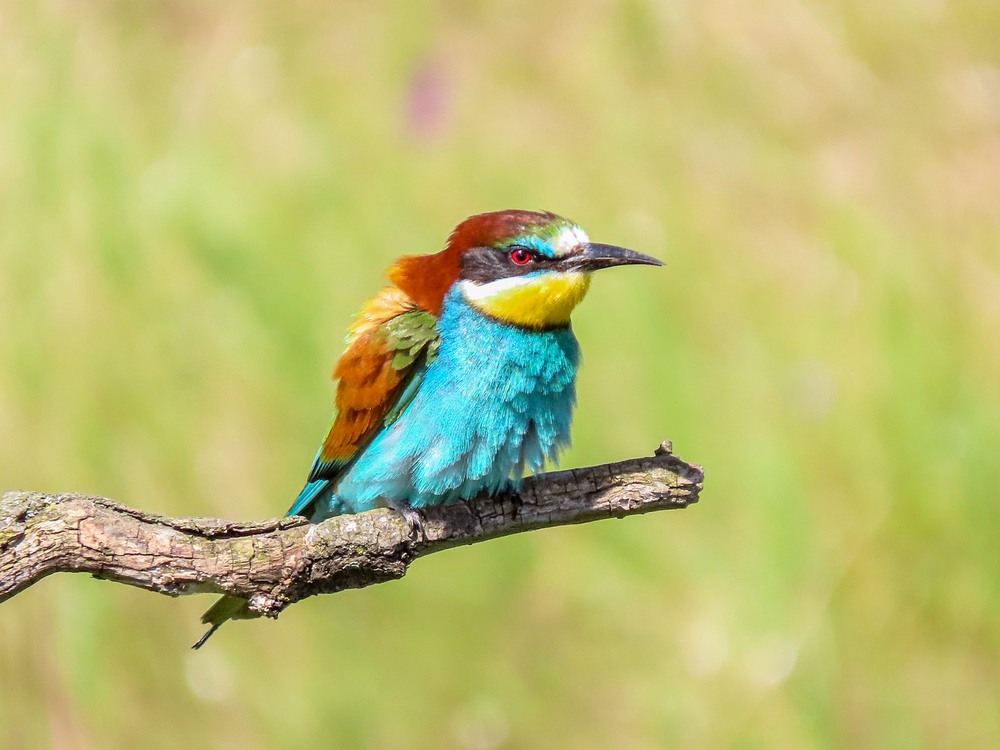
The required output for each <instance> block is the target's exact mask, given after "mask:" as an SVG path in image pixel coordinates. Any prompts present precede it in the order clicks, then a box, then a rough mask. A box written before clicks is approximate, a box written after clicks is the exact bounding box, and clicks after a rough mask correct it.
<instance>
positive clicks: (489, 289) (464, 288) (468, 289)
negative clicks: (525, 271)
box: [458, 276, 538, 302]
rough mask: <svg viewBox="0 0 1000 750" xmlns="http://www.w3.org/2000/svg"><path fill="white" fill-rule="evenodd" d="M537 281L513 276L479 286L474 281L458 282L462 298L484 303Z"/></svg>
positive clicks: (527, 277) (532, 278)
mask: <svg viewBox="0 0 1000 750" xmlns="http://www.w3.org/2000/svg"><path fill="white" fill-rule="evenodd" d="M537 281H538V278H537V277H530V276H511V277H509V278H506V279H497V280H496V281H488V282H486V283H485V284H477V283H475V282H474V281H469V280H468V279H466V280H464V281H460V282H458V288H459V290H460V291H461V292H462V296H463V297H465V298H466V299H467V300H469V301H470V302H484V301H485V300H488V299H491V298H492V297H496V296H497V295H498V294H501V293H502V292H508V291H510V290H511V289H517V288H518V287H525V286H530V285H531V284H533V283H536V282H537Z"/></svg>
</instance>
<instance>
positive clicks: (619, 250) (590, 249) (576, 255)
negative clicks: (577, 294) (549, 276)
mask: <svg viewBox="0 0 1000 750" xmlns="http://www.w3.org/2000/svg"><path fill="white" fill-rule="evenodd" d="M563 264H565V265H566V266H567V267H568V268H574V269H580V270H581V271H596V270H598V269H600V268H611V266H632V265H641V266H662V265H663V261H662V260H657V259H656V258H654V257H653V256H651V255H643V254H642V253H637V252H636V251H635V250H628V249H626V248H624V247H618V246H616V245H601V244H599V243H597V242H588V243H587V244H585V245H579V246H578V247H577V248H576V250H574V251H573V253H572V254H571V255H569V256H567V257H566V258H565V259H564V260H563Z"/></svg>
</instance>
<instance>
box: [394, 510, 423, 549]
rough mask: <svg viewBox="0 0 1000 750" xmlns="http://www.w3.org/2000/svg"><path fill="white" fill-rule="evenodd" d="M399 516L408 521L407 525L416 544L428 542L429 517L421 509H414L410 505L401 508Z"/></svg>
mask: <svg viewBox="0 0 1000 750" xmlns="http://www.w3.org/2000/svg"><path fill="white" fill-rule="evenodd" d="M399 514H400V515H401V516H402V517H403V520H404V521H406V525H407V526H409V527H410V538H411V539H412V540H413V541H414V542H426V541H427V527H426V521H427V516H425V515H424V512H423V511H422V510H420V509H419V508H413V507H410V506H409V505H406V506H403V507H402V508H399Z"/></svg>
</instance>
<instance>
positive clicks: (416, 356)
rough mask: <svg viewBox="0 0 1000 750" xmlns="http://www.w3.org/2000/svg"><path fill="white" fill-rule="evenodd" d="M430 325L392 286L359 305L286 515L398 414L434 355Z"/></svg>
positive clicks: (433, 329) (339, 472) (435, 338)
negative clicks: (299, 488) (331, 408)
mask: <svg viewBox="0 0 1000 750" xmlns="http://www.w3.org/2000/svg"><path fill="white" fill-rule="evenodd" d="M436 323H437V319H436V318H435V317H434V316H433V315H431V314H430V313H429V312H427V311H425V310H422V309H420V308H419V307H417V306H416V305H415V304H414V302H413V301H412V300H411V299H410V297H409V296H407V295H406V294H405V293H404V292H402V291H400V290H399V289H398V288H397V287H394V286H388V287H385V288H384V289H383V290H382V291H381V292H379V294H378V295H376V296H375V297H374V298H373V299H372V300H370V301H369V302H368V303H367V304H366V305H365V306H364V308H362V310H361V313H360V315H359V316H358V320H357V321H356V322H355V324H354V326H353V327H352V328H351V331H350V334H349V335H348V338H347V349H346V350H345V351H344V353H343V355H341V357H340V360H339V361H338V362H337V366H336V368H335V369H334V372H333V377H334V379H335V380H337V381H338V383H337V396H336V401H335V405H336V416H335V417H334V420H333V425H332V426H331V427H330V432H329V434H327V436H326V440H324V441H323V445H322V446H321V447H320V449H319V452H318V453H317V454H316V459H315V461H314V462H313V466H312V470H311V471H310V472H309V480H308V482H309V483H308V484H307V486H306V488H305V489H304V490H303V494H301V495H300V496H299V498H298V499H297V500H296V502H295V504H294V505H293V506H292V508H291V510H289V514H290V515H292V514H297V513H300V512H302V510H303V509H304V508H305V507H306V506H308V505H309V503H310V502H311V500H312V498H313V497H315V495H316V494H317V493H316V490H319V489H321V487H319V486H316V485H318V484H319V483H322V485H324V486H327V485H328V484H330V483H336V481H337V480H338V479H339V478H340V477H341V476H342V475H343V473H344V471H345V470H346V469H347V468H348V467H349V466H350V465H351V463H352V462H353V460H354V459H355V457H356V456H357V455H358V454H359V452H360V451H362V450H364V448H365V446H366V445H367V444H368V443H369V442H370V441H371V440H372V438H374V437H375V435H377V434H378V432H379V431H380V430H382V429H384V428H385V427H386V426H387V425H388V424H391V423H392V421H393V420H395V418H396V417H398V416H399V413H400V412H401V411H402V410H403V408H404V407H405V403H404V402H408V401H409V399H410V398H412V396H413V393H414V392H415V391H416V388H417V386H419V377H420V375H421V374H422V371H423V368H424V367H425V366H426V364H427V363H429V361H430V360H431V359H433V357H434V355H435V354H436V353H437V347H438V335H437V329H436ZM310 485H312V488H311V487H310Z"/></svg>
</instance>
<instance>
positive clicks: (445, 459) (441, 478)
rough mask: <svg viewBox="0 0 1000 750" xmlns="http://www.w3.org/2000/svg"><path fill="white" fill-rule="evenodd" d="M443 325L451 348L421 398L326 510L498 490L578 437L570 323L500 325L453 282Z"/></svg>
mask: <svg viewBox="0 0 1000 750" xmlns="http://www.w3.org/2000/svg"><path fill="white" fill-rule="evenodd" d="M438 330H439V332H440V334H441V348H440V350H439V352H438V356H437V358H436V359H435V360H434V362H433V363H431V365H430V366H429V367H428V369H427V372H426V374H425V375H424V380H423V382H422V383H421V384H420V388H419V390H418V391H417V394H416V395H415V396H414V398H413V401H412V402H411V403H410V405H409V406H408V407H407V408H406V410H405V411H404V412H403V414H402V415H401V416H400V417H399V419H397V420H396V422H394V423H393V424H392V425H391V426H390V427H388V428H386V429H385V430H384V431H383V432H382V433H380V434H379V435H378V436H377V437H376V438H375V439H374V440H373V441H372V443H371V444H370V445H369V446H368V448H367V449H366V450H365V451H364V453H363V455H361V456H360V457H359V458H358V460H357V461H356V462H355V464H354V465H353V466H352V467H351V468H350V469H349V470H348V472H347V474H346V475H345V476H344V477H343V479H342V480H341V482H340V484H339V485H338V486H337V488H336V490H335V495H334V496H333V497H331V498H330V500H329V506H328V512H326V513H323V515H332V514H333V513H336V512H342V513H343V512H348V513H350V512H355V513H357V512H361V511H365V510H370V509H372V508H376V507H382V506H390V507H395V508H400V507H404V506H411V507H423V506H427V505H437V504H441V503H448V502H453V501H455V500H467V499H470V498H472V497H473V496H475V495H477V494H479V493H480V492H482V491H484V490H485V491H489V492H496V491H498V490H501V489H504V488H506V487H508V486H509V485H511V484H512V483H517V482H519V481H520V479H521V477H522V476H523V474H524V472H525V471H527V472H532V473H533V472H537V471H539V470H540V469H541V468H542V466H543V465H544V463H545V462H546V461H554V460H555V459H556V457H557V455H558V453H559V452H560V450H561V449H563V448H564V447H566V446H567V445H568V444H569V429H570V420H571V417H572V411H573V406H574V403H575V380H576V369H577V365H578V363H579V359H580V350H579V347H578V345H577V342H576V338H575V337H574V336H573V333H572V331H571V330H570V329H569V328H560V329H555V330H551V331H540V332H532V331H525V330H522V329H519V328H516V327H513V326H509V325H506V324H503V323H499V322H497V321H495V320H492V319H490V318H486V317H484V316H483V315H482V314H481V313H479V312H477V311H476V310H474V309H472V308H470V307H469V306H468V304H467V303H466V302H465V301H464V300H463V299H462V297H461V296H460V295H459V293H458V292H457V291H454V290H453V291H452V293H451V294H450V295H449V296H448V298H447V299H446V300H445V306H444V311H443V312H442V315H441V318H440V320H439V321H438ZM317 510H319V509H317Z"/></svg>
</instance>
